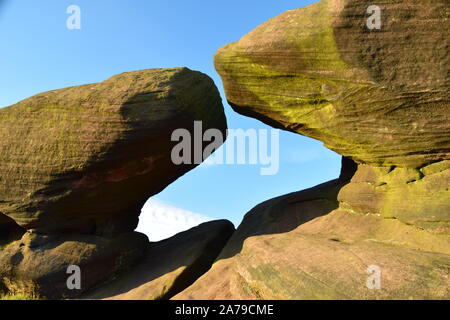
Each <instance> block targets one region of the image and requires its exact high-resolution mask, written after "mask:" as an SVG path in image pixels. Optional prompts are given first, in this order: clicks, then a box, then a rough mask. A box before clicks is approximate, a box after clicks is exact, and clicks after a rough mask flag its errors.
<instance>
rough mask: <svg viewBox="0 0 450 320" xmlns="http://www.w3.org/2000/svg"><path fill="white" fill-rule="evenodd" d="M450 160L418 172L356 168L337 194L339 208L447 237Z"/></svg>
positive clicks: (449, 216)
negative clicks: (390, 220) (347, 182)
mask: <svg viewBox="0 0 450 320" xmlns="http://www.w3.org/2000/svg"><path fill="white" fill-rule="evenodd" d="M449 186H450V161H448V160H447V161H441V162H437V163H434V164H431V165H429V166H426V167H423V168H421V169H411V168H400V167H391V168H386V167H372V166H368V165H360V166H359V168H358V171H357V172H356V174H355V176H354V177H353V179H352V181H351V183H349V184H348V185H346V186H345V187H344V188H343V189H342V190H341V192H340V193H339V201H340V202H341V207H342V208H343V209H347V210H350V211H354V212H359V213H363V214H376V215H381V216H382V217H384V218H386V219H399V220H401V221H403V222H404V223H407V224H411V225H415V226H417V227H419V228H422V229H426V230H428V231H431V232H435V233H440V234H444V235H445V234H447V235H448V234H450V192H449V190H448V189H449Z"/></svg>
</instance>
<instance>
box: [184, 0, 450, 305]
mask: <svg viewBox="0 0 450 320" xmlns="http://www.w3.org/2000/svg"><path fill="white" fill-rule="evenodd" d="M368 6H369V4H368V3H367V1H362V0H351V1H350V0H323V1H321V2H319V3H316V4H313V5H311V6H308V7H306V8H303V9H297V10H290V11H288V12H286V13H284V14H281V15H280V16H278V17H276V18H274V19H271V20H270V21H268V22H267V23H265V24H263V25H261V26H259V27H258V28H256V29H255V30H254V31H252V32H250V33H249V34H248V35H246V36H244V37H243V38H242V39H241V40H240V41H238V42H236V43H232V44H229V45H227V46H225V47H223V48H222V49H220V50H219V51H218V53H217V54H216V56H215V64H216V69H217V71H218V72H219V73H220V75H221V76H222V79H223V82H224V86H225V91H226V94H227V99H228V101H229V103H230V104H231V105H232V106H233V108H234V110H236V111H237V112H239V113H241V114H243V115H246V116H251V117H254V118H256V119H259V120H261V121H263V122H265V123H267V124H269V125H272V126H274V127H276V128H281V129H285V130H289V131H292V132H296V133H299V134H302V135H306V136H309V137H312V138H315V139H318V140H321V141H323V142H324V144H325V146H327V147H328V148H330V149H332V150H334V151H336V152H338V153H340V154H342V155H343V156H345V157H346V158H347V159H346V160H345V162H344V165H343V173H342V175H341V178H339V179H338V180H335V181H331V182H328V183H326V184H323V185H320V186H318V187H315V188H312V189H309V190H305V191H301V192H296V193H293V194H290V195H286V196H282V197H279V198H276V199H273V200H269V201H267V202H265V203H263V204H261V205H259V206H257V207H256V208H254V209H253V210H252V211H250V212H249V213H248V214H247V215H246V217H245V219H244V221H243V223H242V225H241V226H239V228H238V230H237V232H236V233H235V234H234V235H233V237H232V238H231V239H230V241H229V242H228V244H227V246H226V248H225V249H224V250H223V251H222V253H221V255H220V257H219V259H218V261H217V262H216V263H215V264H214V266H213V267H212V269H211V270H210V271H209V272H208V273H206V274H205V275H204V276H203V277H201V278H200V279H199V280H197V281H196V282H195V283H194V284H193V285H192V286H191V287H189V288H188V289H187V290H185V291H184V292H182V293H180V294H179V295H177V296H176V297H175V299H185V298H188V299H410V298H412V299H449V298H450V292H449V288H450V192H449V189H448V188H449V185H450V161H449V160H450V156H449V155H450V130H449V123H450V107H449V89H448V88H449V74H450V73H449V64H448V55H449V52H450V50H449V41H450V40H449V38H448V34H449V28H450V27H449V25H448V23H447V20H448V13H449V11H448V1H446V0H437V1H415V0H396V1H391V2H386V3H383V4H380V5H379V7H380V9H381V29H379V30H378V29H374V30H370V29H369V28H368V27H367V24H366V21H367V19H368V18H369V16H370V15H369V14H367V8H368ZM374 270H378V271H379V272H381V274H379V275H380V277H379V279H380V281H381V288H380V289H379V290H378V289H377V288H378V287H374V286H371V285H370V283H367V282H368V280H370V279H371V278H370V277H369V276H370V274H369V273H368V272H373V271H374ZM378 271H376V272H378ZM372 280H373V279H372ZM370 281H371V280H370ZM211 283H214V286H211Z"/></svg>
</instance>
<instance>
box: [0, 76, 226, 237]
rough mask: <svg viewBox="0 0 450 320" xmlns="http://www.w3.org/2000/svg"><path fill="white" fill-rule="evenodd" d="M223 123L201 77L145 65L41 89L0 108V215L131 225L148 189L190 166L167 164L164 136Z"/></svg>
mask: <svg viewBox="0 0 450 320" xmlns="http://www.w3.org/2000/svg"><path fill="white" fill-rule="evenodd" d="M194 120H201V121H203V128H204V130H207V129H208V128H217V129H220V130H225V129H226V120H225V116H224V113H223V106H222V103H221V99H220V95H219V93H218V90H217V88H216V87H215V85H214V83H213V81H212V80H211V79H210V78H209V77H208V76H206V75H204V74H202V73H200V72H195V71H191V70H189V69H187V68H175V69H153V70H144V71H137V72H129V73H124V74H120V75H117V76H114V77H112V78H110V79H108V80H107V81H105V82H101V83H97V84H91V85H84V86H79V87H71V88H67V89H62V90H56V91H50V92H46V93H42V94H39V95H37V96H34V97H32V98H29V99H27V100H24V101H22V102H19V103H18V104H16V105H14V106H11V107H8V108H4V109H0V160H1V161H0V212H3V214H5V215H6V216H9V217H10V218H12V219H13V220H15V221H16V223H18V224H19V225H20V226H22V227H23V228H25V229H34V230H36V231H37V232H42V233H66V232H78V233H88V234H97V235H112V234H116V233H123V232H131V231H133V230H134V229H135V227H136V225H137V221H138V215H139V213H140V210H141V208H142V206H143V205H144V203H145V201H146V200H147V199H148V198H149V196H151V195H153V194H156V193H158V192H160V191H161V190H163V189H164V188H165V187H166V186H167V185H169V184H170V183H171V182H173V181H174V180H176V179H177V178H178V177H180V176H181V175H182V174H184V173H185V172H187V171H189V170H190V169H192V168H193V167H194V166H190V165H181V166H177V165H175V164H173V163H172V161H171V149H172V147H173V145H174V144H175V143H172V142H171V134H172V132H173V130H175V129H177V128H186V129H188V130H190V131H191V132H193V125H194Z"/></svg>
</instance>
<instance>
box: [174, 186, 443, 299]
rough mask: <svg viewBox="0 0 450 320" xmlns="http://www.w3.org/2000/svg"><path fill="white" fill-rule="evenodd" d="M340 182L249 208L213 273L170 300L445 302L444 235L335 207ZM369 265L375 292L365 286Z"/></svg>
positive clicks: (393, 220)
mask: <svg viewBox="0 0 450 320" xmlns="http://www.w3.org/2000/svg"><path fill="white" fill-rule="evenodd" d="M346 183H348V180H347V179H345V178H342V177H341V178H340V179H338V180H334V181H330V182H328V183H325V184H323V185H320V186H317V187H315V188H311V189H308V190H304V191H300V192H296V193H292V194H289V195H286V196H282V197H279V198H276V199H273V200H269V201H267V202H265V203H262V204H260V205H258V206H257V207H255V208H254V209H253V210H251V211H250V212H249V213H248V214H247V215H246V216H245V218H244V221H243V222H242V224H241V225H240V226H239V228H238V230H237V231H236V233H235V234H234V235H233V236H232V238H231V239H230V241H229V242H228V244H227V246H226V247H225V248H224V250H223V251H222V253H221V254H220V256H219V258H218V259H217V261H216V263H215V264H214V265H213V267H212V269H211V270H210V271H208V272H207V273H206V274H205V275H204V276H202V277H201V278H200V279H199V280H197V281H196V282H195V283H194V284H193V285H192V286H191V287H189V288H188V289H186V290H185V291H183V292H181V293H180V294H178V295H176V296H175V297H174V299H183V300H184V299H196V300H208V299H232V300H234V299H281V300H283V299H449V298H450V291H449V288H450V240H449V237H448V235H447V236H444V235H438V234H433V233H431V232H428V231H425V230H422V229H419V228H417V227H414V226H411V225H408V224H405V223H402V222H400V221H399V220H397V219H385V218H383V217H381V216H379V215H374V214H362V213H360V212H353V211H349V210H345V209H342V208H340V205H342V204H340V203H339V201H338V198H340V194H341V193H342V190H343V189H342V187H343V186H344V185H346ZM349 185H351V183H350V184H347V186H349ZM344 188H345V187H344ZM371 266H377V267H379V268H380V270H381V290H371V289H369V288H368V287H367V281H368V279H369V276H370V274H369V273H368V272H367V270H368V268H369V267H371Z"/></svg>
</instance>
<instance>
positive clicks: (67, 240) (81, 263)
mask: <svg viewBox="0 0 450 320" xmlns="http://www.w3.org/2000/svg"><path fill="white" fill-rule="evenodd" d="M148 245H149V244H148V238H147V237H146V236H145V235H143V234H140V233H137V232H132V233H126V234H121V235H119V236H117V237H115V238H112V239H108V238H104V237H99V236H95V235H80V234H67V235H38V234H30V233H26V234H25V235H24V236H23V237H22V239H21V240H19V241H16V242H13V243H11V244H9V245H8V246H6V247H4V248H2V250H1V252H0V276H1V280H2V281H0V289H2V288H1V287H2V286H3V290H1V291H6V292H8V293H11V294H26V295H27V296H30V297H41V298H48V299H60V298H76V297H78V296H79V295H80V294H82V293H83V292H85V291H86V290H88V289H89V288H91V287H93V286H95V285H97V284H98V283H100V282H102V281H106V280H108V279H110V278H111V277H114V276H116V275H118V274H120V272H122V271H125V270H128V269H129V268H130V267H132V266H134V265H135V264H136V263H137V262H138V261H139V260H140V259H141V258H142V257H143V255H144V253H145V251H146V248H147V247H148ZM72 265H76V266H78V267H79V268H80V270H81V273H80V276H81V277H80V280H81V288H80V289H75V290H69V288H68V286H67V280H68V279H69V277H70V275H71V274H72V273H68V272H67V271H68V268H69V266H72Z"/></svg>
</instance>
